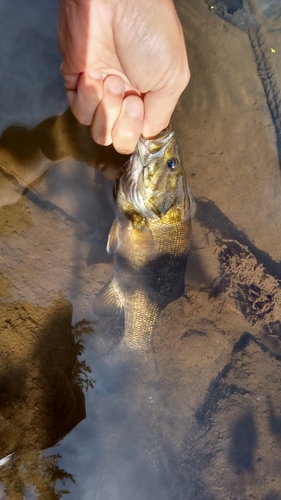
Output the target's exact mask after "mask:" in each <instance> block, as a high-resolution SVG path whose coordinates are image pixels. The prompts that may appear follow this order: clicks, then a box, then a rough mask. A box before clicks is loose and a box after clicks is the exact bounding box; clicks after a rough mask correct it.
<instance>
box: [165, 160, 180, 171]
mask: <svg viewBox="0 0 281 500" xmlns="http://www.w3.org/2000/svg"><path fill="white" fill-rule="evenodd" d="M177 166H178V161H177V159H176V158H169V160H168V161H167V167H168V169H169V170H175V169H176V168H177Z"/></svg>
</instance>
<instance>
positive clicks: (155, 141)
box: [95, 125, 192, 352]
mask: <svg viewBox="0 0 281 500" xmlns="http://www.w3.org/2000/svg"><path fill="white" fill-rule="evenodd" d="M115 196H116V219H115V220H114V222H113V225H112V227H111V230H110V232H109V236H108V242H107V252H108V253H109V254H112V255H113V275H112V278H111V279H110V280H109V282H108V283H107V284H106V285H105V286H104V288H103V289H102V291H101V292H99V294H98V296H97V297H96V303H95V309H96V310H97V309H100V310H101V309H103V311H106V312H107V314H110V315H111V314H114V313H115V314H117V315H119V317H120V315H121V316H122V318H123V321H124V333H123V337H122V339H121V341H120V345H121V347H122V348H125V349H129V350H134V351H139V352H145V351H146V352H148V351H150V350H151V349H152V342H153V334H154V330H155V324H156V321H157V318H158V316H159V314H160V312H161V310H162V309H164V308H165V307H166V306H167V305H168V304H169V303H170V302H172V301H173V300H176V299H177V298H179V297H180V296H182V295H183V294H184V277H185V268H186V261H187V256H188V251H189V248H190V241H191V212H192V209H191V206H192V197H191V194H190V191H189V189H188V188H187V184H186V180H185V174H184V169H183V164H182V160H181V156H180V152H179V146H178V144H177V142H176V140H175V137H174V131H173V129H172V127H171V125H169V126H168V127H167V128H166V129H164V130H163V131H162V132H160V133H159V134H158V135H156V136H155V137H153V138H144V137H143V136H141V137H140V138H139V140H138V143H137V146H136V149H135V151H134V153H133V154H132V155H131V157H130V159H129V161H128V162H127V164H125V166H124V169H123V173H122V174H121V176H120V177H119V179H118V180H117V182H116V185H115Z"/></svg>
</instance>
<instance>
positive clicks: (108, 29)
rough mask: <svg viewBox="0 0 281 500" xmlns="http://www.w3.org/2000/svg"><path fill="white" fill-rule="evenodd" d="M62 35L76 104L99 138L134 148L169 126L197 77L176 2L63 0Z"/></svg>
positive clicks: (79, 114)
mask: <svg viewBox="0 0 281 500" xmlns="http://www.w3.org/2000/svg"><path fill="white" fill-rule="evenodd" d="M58 34H59V46H60V50H61V53H62V66H61V71H62V75H63V77H64V79H65V87H66V91H67V97H68V100H69V103H70V107H71V109H72V112H73V114H74V115H75V116H76V118H77V119H78V120H79V121H80V122H81V123H83V124H84V125H89V126H90V130H91V135H92V137H93V139H94V140H95V141H96V142H97V143H98V144H102V145H109V144H111V143H112V142H113V145H114V147H115V149H116V150H117V151H119V152H120V153H131V152H132V151H133V150H134V148H135V145H136V143H137V140H138V138H139V136H140V134H143V135H144V136H145V137H150V136H154V135H156V134H158V133H159V132H160V131H161V130H162V129H163V128H165V127H166V126H167V125H168V123H169V121H170V117H171V114H172V112H173V110H174V107H175V105H176V103H177V101H178V98H179V96H180V94H181V93H182V91H183V90H184V88H185V87H186V85H187V83H188V81H189V78H190V73H189V67H188V62H187V56H186V50H185V43H184V37H183V33H182V28H181V24H180V21H179V19H178V16H177V13H176V10H175V7H174V4H173V1H172V0H61V1H60V16H59V28H58Z"/></svg>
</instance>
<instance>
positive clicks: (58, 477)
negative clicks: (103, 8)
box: [0, 0, 281, 500]
mask: <svg viewBox="0 0 281 500" xmlns="http://www.w3.org/2000/svg"><path fill="white" fill-rule="evenodd" d="M176 6H177V8H178V11H179V14H180V17H181V20H182V23H183V26H184V30H185V35H186V40H187V46H188V52H189V58H190V65H191V69H192V75H193V76H192V80H191V83H190V85H189V87H188V89H187V90H186V92H185V93H184V95H183V96H182V98H181V101H180V103H179V105H178V107H177V110H176V111H175V114H174V122H173V123H174V127H175V130H176V134H177V137H178V141H179V143H180V146H181V150H182V156H183V159H184V162H185V168H186V175H187V180H188V184H189V186H190V187H191V190H192V192H193V195H194V197H195V199H196V205H197V211H196V215H195V219H194V222H193V241H192V248H191V252H190V255H189V260H188V266H187V271H186V277H185V278H186V287H185V294H184V296H183V297H182V298H180V299H178V300H177V301H175V302H173V303H172V304H170V305H169V306H167V307H166V309H165V310H164V311H163V312H162V313H161V316H160V318H159V320H158V322H157V327H156V332H155V336H154V356H153V359H149V360H147V359H145V358H143V359H142V358H141V357H138V358H137V357H136V356H134V355H133V354H130V353H127V356H126V358H125V359H124V358H121V357H120V355H119V354H118V350H117V349H116V347H117V345H118V341H119V339H120V336H121V335H122V332H121V331H119V330H120V328H119V330H118V329H116V325H115V323H114V319H112V318H104V319H101V320H99V321H98V320H97V319H94V318H93V316H92V305H93V302H94V297H95V295H96V293H97V292H98V291H99V290H100V289H101V288H102V287H103V285H104V283H105V282H106V281H107V280H108V279H109V278H110V277H111V274H112V261H111V258H110V257H109V256H108V255H107V254H106V250H105V248H106V241H107V235H108V232H109V229H110V226H111V224H112V221H113V219H114V199H113V196H112V186H113V179H114V178H115V177H116V175H117V172H118V171H119V169H120V166H121V165H122V164H123V163H124V162H125V158H124V157H121V156H120V155H118V154H117V153H115V152H114V151H113V149H112V148H101V147H98V146H96V145H95V144H94V143H93V142H92V141H91V138H90V136H89V133H88V131H87V129H86V128H85V127H82V126H80V125H79V124H77V123H76V121H75V120H74V119H73V117H72V116H71V114H70V113H69V111H66V109H67V103H66V99H65V95H64V89H63V82H62V80H61V78H60V74H59V63H60V56H59V53H58V49H57V43H56V19H57V2H51V3H50V2H49V1H48V2H47V1H42V2H39V3H38V2H35V1H31V0H30V1H29V2H28V7H27V6H26V5H23V4H22V2H20V1H16V0H15V1H14V2H12V3H11V2H8V0H5V1H2V4H1V7H0V10H1V16H0V25H1V47H2V51H1V55H0V58H1V68H2V71H1V85H0V102H1V118H0V120H1V124H0V127H1V132H2V137H1V139H0V201H1V208H0V242H1V244H0V249H1V253H0V266H1V267H0V297H1V301H0V309H1V316H0V318H1V319H0V335H1V355H0V356H1V364H0V374H1V378H0V381H1V382H0V459H1V462H0V464H1V467H0V499H1V500H2V499H3V500H4V499H7V500H8V499H10V500H16V499H25V500H32V499H39V498H40V499H44V500H50V499H55V498H69V499H70V500H72V499H73V500H74V499H75V500H76V499H81V500H90V499H95V500H109V499H110V500H120V499H122V500H124V499H130V500H131V499H132V498H133V499H136V500H137V499H140V500H147V499H150V498H153V499H155V500H158V499H159V500H160V499H161V500H173V499H175V500H180V499H184V500H203V499H206V500H225V499H232V500H234V499H235V500H244V499H246V498H247V499H254V500H280V499H281V494H280V492H281V476H280V468H281V390H280V368H281V366H280V365H281V350H280V342H281V327H280V321H279V320H280V312H281V290H280V280H281V264H280V262H281V236H280V234H281V218H280V210H281V194H280V193H281V181H280V146H279V144H280V131H281V121H280V113H281V111H280V109H281V108H280V106H281V104H280V102H281V101H280V93H279V90H280V88H281V79H280V78H281V70H280V68H281V65H280V62H281V36H280V30H281V21H280V11H281V3H280V0H259V1H254V0H249V2H246V1H244V2H242V1H241V2H240V1H236V0H233V1H232V0H227V1H226V0H225V1H223V0H216V1H214V2H210V1H209V0H208V2H205V1H204V0H190V1H189V2H185V1H184V0H177V1H176ZM101 168H102V172H103V173H102V172H100V169H101ZM103 174H104V175H103Z"/></svg>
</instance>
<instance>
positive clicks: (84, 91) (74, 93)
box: [64, 70, 103, 125]
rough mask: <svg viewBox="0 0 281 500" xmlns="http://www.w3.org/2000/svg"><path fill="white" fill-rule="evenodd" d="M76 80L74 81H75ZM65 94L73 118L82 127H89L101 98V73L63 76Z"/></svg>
mask: <svg viewBox="0 0 281 500" xmlns="http://www.w3.org/2000/svg"><path fill="white" fill-rule="evenodd" d="M75 78H76V80H75ZM64 79H65V82H66V83H65V87H66V94H67V98H68V102H69V105H70V107H71V110H72V112H73V114H74V116H75V117H76V118H77V120H78V121H79V122H80V123H82V124H83V125H91V124H92V121H93V116H94V114H95V112H96V109H97V107H98V105H99V103H100V102H101V100H102V98H103V78H102V72H101V71H99V70H95V71H92V72H89V73H81V74H80V76H79V77H78V79H77V77H75V76H72V75H64Z"/></svg>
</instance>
